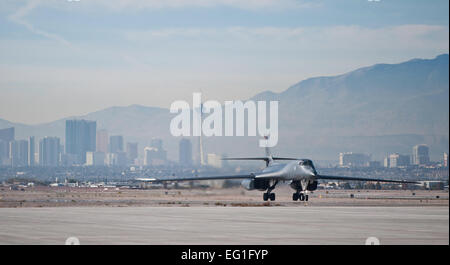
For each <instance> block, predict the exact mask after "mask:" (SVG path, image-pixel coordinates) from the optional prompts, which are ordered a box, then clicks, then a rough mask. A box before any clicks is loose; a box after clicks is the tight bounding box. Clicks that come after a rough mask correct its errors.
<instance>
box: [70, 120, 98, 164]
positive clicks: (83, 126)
mask: <svg viewBox="0 0 450 265" xmlns="http://www.w3.org/2000/svg"><path fill="white" fill-rule="evenodd" d="M96 130H97V122H95V121H88V120H66V153H67V154H73V155H76V158H77V162H78V163H79V164H84V163H86V152H94V151H95V149H96Z"/></svg>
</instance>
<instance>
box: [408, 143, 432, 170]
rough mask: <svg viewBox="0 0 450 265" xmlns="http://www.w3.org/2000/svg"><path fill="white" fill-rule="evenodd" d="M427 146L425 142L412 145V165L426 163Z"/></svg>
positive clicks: (427, 157) (427, 160) (427, 161)
mask: <svg viewBox="0 0 450 265" xmlns="http://www.w3.org/2000/svg"><path fill="white" fill-rule="evenodd" d="M428 153H429V148H428V146H427V145H425V144H419V145H416V146H414V147H413V155H412V163H413V164H414V165H426V164H428V163H429V162H430V157H429V155H428Z"/></svg>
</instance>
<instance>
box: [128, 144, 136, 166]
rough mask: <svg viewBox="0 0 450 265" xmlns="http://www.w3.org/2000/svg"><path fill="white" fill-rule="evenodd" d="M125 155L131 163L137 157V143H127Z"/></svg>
mask: <svg viewBox="0 0 450 265" xmlns="http://www.w3.org/2000/svg"><path fill="white" fill-rule="evenodd" d="M127 157H128V161H129V163H131V164H134V161H135V159H136V158H138V143H127Z"/></svg>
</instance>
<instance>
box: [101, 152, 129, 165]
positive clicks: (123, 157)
mask: <svg viewBox="0 0 450 265" xmlns="http://www.w3.org/2000/svg"><path fill="white" fill-rule="evenodd" d="M106 163H107V164H108V166H126V165H127V153H125V152H117V153H107V154H106Z"/></svg>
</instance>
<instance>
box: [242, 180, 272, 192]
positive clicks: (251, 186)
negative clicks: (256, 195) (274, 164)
mask: <svg viewBox="0 0 450 265" xmlns="http://www.w3.org/2000/svg"><path fill="white" fill-rule="evenodd" d="M241 185H242V187H244V189H246V190H262V191H264V190H267V189H268V188H269V187H270V180H269V179H244V180H243V181H242V182H241Z"/></svg>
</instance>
